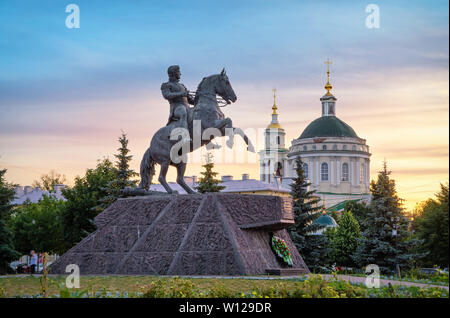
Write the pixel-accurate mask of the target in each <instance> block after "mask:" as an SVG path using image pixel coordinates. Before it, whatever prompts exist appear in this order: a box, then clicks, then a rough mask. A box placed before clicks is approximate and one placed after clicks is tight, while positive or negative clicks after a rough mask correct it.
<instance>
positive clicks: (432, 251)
mask: <svg viewBox="0 0 450 318" xmlns="http://www.w3.org/2000/svg"><path fill="white" fill-rule="evenodd" d="M448 190H449V184H448V183H447V184H441V190H440V192H438V193H437V194H436V199H428V200H427V201H425V202H423V203H422V204H421V205H420V206H419V209H418V211H417V212H418V216H417V217H416V218H415V220H414V223H413V229H414V230H415V232H416V236H417V237H418V238H419V239H421V240H423V244H421V246H420V247H419V251H421V252H423V253H428V255H427V256H426V257H425V258H424V260H423V261H424V263H425V265H426V266H434V265H439V266H442V267H448V265H449V235H448V232H449V222H448V219H449V210H448V204H449V201H448V192H449V191H448Z"/></svg>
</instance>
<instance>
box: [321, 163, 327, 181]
mask: <svg viewBox="0 0 450 318" xmlns="http://www.w3.org/2000/svg"><path fill="white" fill-rule="evenodd" d="M320 179H321V180H322V181H328V163H326V162H323V163H322V165H321V166H320Z"/></svg>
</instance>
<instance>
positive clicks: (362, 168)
mask: <svg viewBox="0 0 450 318" xmlns="http://www.w3.org/2000/svg"><path fill="white" fill-rule="evenodd" d="M364 180H366V169H365V165H364V164H363V163H362V164H361V166H360V169H359V182H361V183H364Z"/></svg>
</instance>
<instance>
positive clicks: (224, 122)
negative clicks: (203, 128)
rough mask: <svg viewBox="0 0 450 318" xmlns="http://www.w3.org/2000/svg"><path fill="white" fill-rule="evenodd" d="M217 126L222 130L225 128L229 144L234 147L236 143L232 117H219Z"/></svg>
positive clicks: (229, 146)
mask: <svg viewBox="0 0 450 318" xmlns="http://www.w3.org/2000/svg"><path fill="white" fill-rule="evenodd" d="M214 127H215V128H217V129H219V130H222V129H225V134H224V136H228V140H227V146H228V148H230V149H231V148H233V144H234V129H233V121H232V120H231V118H229V117H227V118H225V119H218V120H216V123H215V126H214Z"/></svg>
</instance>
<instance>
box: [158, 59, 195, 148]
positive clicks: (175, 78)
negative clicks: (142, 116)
mask: <svg viewBox="0 0 450 318" xmlns="http://www.w3.org/2000/svg"><path fill="white" fill-rule="evenodd" d="M167 74H168V75H169V81H168V82H166V83H163V84H162V85H161V92H162V95H163V96H164V98H165V99H167V100H168V101H169V104H170V115H169V120H168V121H167V125H166V126H168V125H169V124H171V123H172V122H178V124H177V125H176V127H181V128H185V129H186V130H188V131H189V128H188V114H189V109H190V106H189V104H191V105H194V98H193V97H191V96H190V95H189V91H188V90H187V89H186V87H185V86H184V85H183V84H181V83H180V76H181V73H180V67H179V66H178V65H172V66H170V67H169V68H168V69H167ZM189 141H191V140H189Z"/></svg>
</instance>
